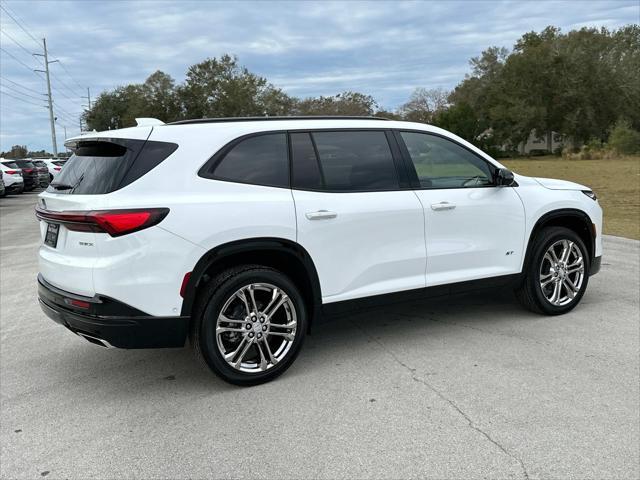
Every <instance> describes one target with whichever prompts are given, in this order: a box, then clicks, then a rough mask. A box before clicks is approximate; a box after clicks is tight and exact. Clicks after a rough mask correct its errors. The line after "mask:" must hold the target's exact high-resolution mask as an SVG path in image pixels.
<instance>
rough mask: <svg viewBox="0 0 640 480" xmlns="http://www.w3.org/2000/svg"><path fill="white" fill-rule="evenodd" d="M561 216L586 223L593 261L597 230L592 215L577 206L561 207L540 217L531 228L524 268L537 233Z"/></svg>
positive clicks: (591, 259)
mask: <svg viewBox="0 0 640 480" xmlns="http://www.w3.org/2000/svg"><path fill="white" fill-rule="evenodd" d="M559 218H574V219H578V220H580V221H581V222H582V223H583V224H584V227H585V229H586V230H587V232H589V241H588V242H585V243H586V247H587V249H588V250H589V262H590V264H591V263H592V262H593V260H594V257H595V253H596V232H595V226H594V224H593V221H592V220H591V217H590V216H589V215H588V214H587V213H586V212H585V211H583V210H579V209H577V208H559V209H557V210H551V211H549V212H547V213H545V214H544V215H542V216H541V217H540V218H538V220H537V221H536V223H535V224H534V226H533V228H532V229H531V233H530V234H529V238H528V240H527V250H526V255H525V258H524V261H523V264H522V266H523V269H524V268H525V267H526V265H527V264H528V261H529V256H530V254H531V248H532V246H533V243H532V241H533V239H535V237H536V235H537V233H538V232H539V231H540V229H542V228H544V226H545V225H546V224H548V223H549V222H550V221H552V220H556V219H559Z"/></svg>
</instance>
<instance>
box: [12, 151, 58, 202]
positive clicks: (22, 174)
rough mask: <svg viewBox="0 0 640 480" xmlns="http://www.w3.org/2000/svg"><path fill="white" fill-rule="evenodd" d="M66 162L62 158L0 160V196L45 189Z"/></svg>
mask: <svg viewBox="0 0 640 480" xmlns="http://www.w3.org/2000/svg"><path fill="white" fill-rule="evenodd" d="M66 161H67V160H66V159H64V158H21V159H5V158H0V171H1V172H2V175H1V178H0V180H1V186H0V196H2V197H4V196H5V195H7V194H17V193H22V192H28V191H31V190H34V189H36V188H46V187H47V186H48V185H49V183H50V182H51V181H53V179H54V177H55V176H56V175H57V174H58V173H59V172H60V170H62V166H63V165H64V163H65V162H66Z"/></svg>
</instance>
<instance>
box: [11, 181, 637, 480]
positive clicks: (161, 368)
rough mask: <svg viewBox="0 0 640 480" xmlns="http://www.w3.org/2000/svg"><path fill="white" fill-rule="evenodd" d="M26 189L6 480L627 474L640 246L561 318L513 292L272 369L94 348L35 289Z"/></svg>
mask: <svg viewBox="0 0 640 480" xmlns="http://www.w3.org/2000/svg"><path fill="white" fill-rule="evenodd" d="M35 201H36V195H35V194H23V195H21V196H12V197H8V198H4V199H1V200H0V222H1V228H0V260H1V276H0V282H1V287H2V294H1V307H0V308H1V310H0V333H1V343H0V393H1V405H0V407H1V412H0V413H1V418H0V440H1V451H0V453H1V458H0V474H1V477H2V478H43V477H47V478H88V477H92V478H187V477H189V478H203V477H207V478H228V477H233V478H278V479H280V478H301V477H303V478H337V477H347V478H598V479H602V478H612V479H613V478H615V479H623V478H629V479H631V478H638V477H639V476H640V466H639V462H640V458H639V455H640V454H639V444H640V433H639V430H640V425H639V424H640V407H639V400H638V398H639V395H640V392H639V375H640V365H639V364H640V359H639V351H640V348H639V336H640V332H639V320H640V318H639V316H640V314H639V295H640V294H639V291H640V265H639V262H640V242H638V241H633V240H625V239H620V238H615V237H606V238H605V241H604V248H605V250H604V257H603V267H602V271H601V273H600V274H598V275H596V276H595V277H592V278H591V279H590V283H589V288H588V290H587V293H586V295H585V297H584V299H583V300H582V303H581V304H580V305H579V306H578V307H577V308H576V309H575V310H574V311H573V312H571V313H569V314H567V315H565V316H561V317H544V316H539V315H535V314H532V313H529V312H526V311H524V310H522V309H521V308H520V306H519V305H517V304H516V303H515V301H514V300H513V298H512V296H511V295H510V294H509V292H505V291H495V292H490V293H488V294H481V295H474V296H470V297H465V298H450V299H448V300H445V301H438V302H433V301H431V302H414V303H407V304H402V305H397V306H392V307H386V308H384V309H379V310H374V311H367V312H361V313H359V314H357V315H354V316H351V317H346V318H344V319H340V320H337V321H334V322H331V323H327V324H325V325H323V326H322V327H320V328H318V329H316V331H314V332H313V334H312V335H311V336H309V337H307V340H306V344H305V346H304V348H303V351H302V353H301V355H300V357H299V358H298V360H297V361H296V362H295V364H294V365H293V366H292V367H291V369H290V370H289V371H288V372H287V373H285V375H284V376H282V377H280V378H279V379H278V380H276V381H274V382H272V383H269V384H266V385H262V386H259V387H253V388H239V387H233V386H230V385H227V384H225V383H223V382H221V381H220V380H218V379H217V378H216V377H215V376H213V375H212V374H211V373H209V371H208V370H206V369H205V368H204V367H202V366H201V365H200V364H199V363H197V362H196V361H195V359H194V358H193V356H192V354H191V352H190V350H188V349H175V350H137V351H135V350H116V349H104V348H101V347H98V346H95V345H92V344H90V343H88V342H87V341H84V340H82V339H81V338H80V337H77V336H75V335H73V334H71V333H70V332H69V331H67V330H65V329H64V328H62V327H61V326H59V325H57V324H55V323H54V322H52V321H51V320H49V319H48V318H46V317H45V316H44V314H43V313H42V312H41V311H40V308H39V306H38V302H37V295H36V274H37V269H38V267H37V260H36V253H37V249H38V245H39V231H38V225H37V221H36V220H35V217H34V215H33V207H34V205H35Z"/></svg>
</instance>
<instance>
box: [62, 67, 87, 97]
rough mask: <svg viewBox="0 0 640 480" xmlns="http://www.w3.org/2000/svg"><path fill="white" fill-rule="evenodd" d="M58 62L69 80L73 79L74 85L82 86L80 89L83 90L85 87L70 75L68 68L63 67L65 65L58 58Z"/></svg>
mask: <svg viewBox="0 0 640 480" xmlns="http://www.w3.org/2000/svg"><path fill="white" fill-rule="evenodd" d="M58 63H59V64H60V66H61V67H62V69H63V70H64V71H65V72H67V75H69V78H70V79H71V80H73V81H74V83H75V84H76V85H78V87H80V88H82V89H83V90H84V88H85V87H83V86H82V85H80V84H79V83H78V81H77V80H76V79H75V78H73V77H72V76H71V74H70V73H69V70H67V67H65V66H64V63H62V62H61V61H60V60H58Z"/></svg>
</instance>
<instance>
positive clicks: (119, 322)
mask: <svg viewBox="0 0 640 480" xmlns="http://www.w3.org/2000/svg"><path fill="white" fill-rule="evenodd" d="M38 300H39V301H40V307H41V308H42V311H43V312H44V313H45V314H46V315H47V316H48V317H49V318H51V319H52V320H53V321H54V322H56V323H59V324H60V325H64V326H65V327H67V328H68V329H69V330H71V331H72V332H73V333H75V334H77V335H80V336H82V337H84V338H87V339H89V338H90V339H95V340H98V341H101V343H103V345H104V346H112V347H117V348H131V349H133V348H181V347H184V344H185V342H186V339H187V332H188V328H189V317H152V316H146V317H100V316H89V315H82V314H79V313H75V312H70V311H67V310H64V309H63V308H60V307H59V306H57V305H52V304H49V303H47V302H46V301H45V300H43V299H42V298H39V299H38ZM92 343H96V342H92Z"/></svg>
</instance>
